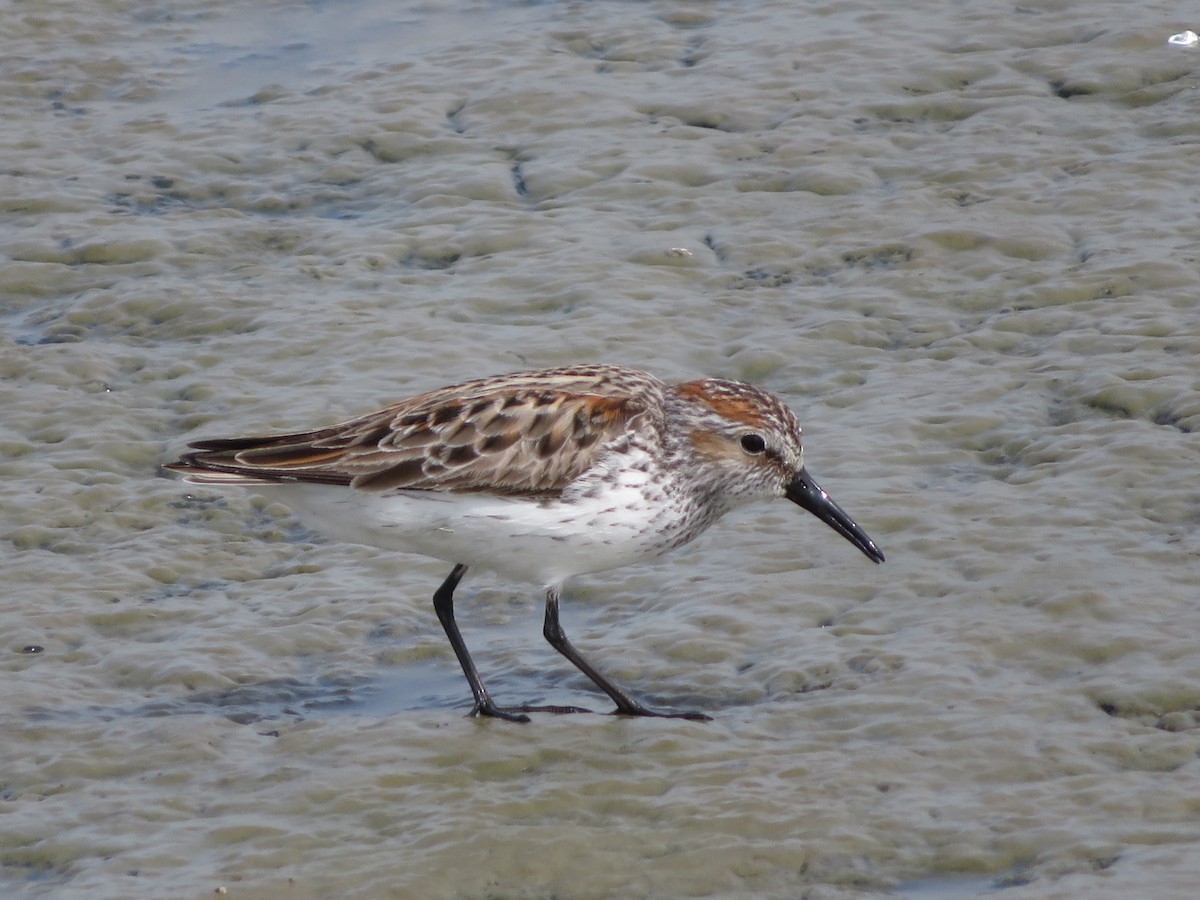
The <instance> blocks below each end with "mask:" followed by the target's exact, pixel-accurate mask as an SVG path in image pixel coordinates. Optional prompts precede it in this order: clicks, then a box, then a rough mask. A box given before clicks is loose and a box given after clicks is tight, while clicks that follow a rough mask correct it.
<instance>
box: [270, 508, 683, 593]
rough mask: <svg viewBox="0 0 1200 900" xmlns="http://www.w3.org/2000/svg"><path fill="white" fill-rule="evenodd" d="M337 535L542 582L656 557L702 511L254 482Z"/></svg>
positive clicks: (308, 521)
mask: <svg viewBox="0 0 1200 900" xmlns="http://www.w3.org/2000/svg"><path fill="white" fill-rule="evenodd" d="M256 489H257V490H259V491H261V492H262V493H263V494H265V495H268V496H271V497H273V498H275V499H277V500H279V501H280V502H281V503H285V504H287V505H288V506H290V507H291V508H292V509H294V510H295V511H296V512H297V513H298V514H299V515H300V516H301V518H302V519H303V520H304V521H305V523H306V524H307V525H309V526H310V527H312V528H314V529H315V530H317V531H320V532H322V533H324V534H326V535H328V536H330V537H334V538H338V539H341V540H347V541H353V542H355V543H361V544H369V545H372V546H376V547H382V548H384V549H386V550H400V551H403V552H406V553H418V554H421V555H423V556H431V557H433V558H435V559H444V560H446V561H447V562H452V563H463V564H465V565H468V566H481V567H484V568H489V569H493V570H496V571H499V572H503V573H505V574H507V575H510V576H512V577H514V578H518V579H522V580H528V581H533V582H535V583H538V584H542V585H551V584H558V583H560V582H562V581H563V580H565V579H566V578H568V577H569V576H571V575H578V574H583V573H586V572H602V571H604V570H606V569H615V568H618V567H620V566H626V565H629V564H631V563H635V562H640V561H642V560H645V559H650V558H652V557H655V556H658V555H659V554H661V553H663V552H665V551H666V550H668V549H670V548H671V547H672V546H676V545H677V544H678V543H679V540H677V538H678V537H679V536H681V535H682V534H683V533H684V531H685V529H686V530H687V531H688V536H687V539H690V538H691V537H692V536H694V534H695V533H696V532H697V531H698V530H700V529H702V528H703V527H704V525H707V523H703V524H702V525H700V528H699V529H698V528H696V525H697V523H696V521H695V518H694V516H692V515H689V510H687V509H685V508H682V507H680V508H674V507H673V506H672V505H671V504H669V503H668V504H665V505H664V504H662V503H659V504H656V505H655V506H653V507H650V506H648V505H647V504H645V502H644V500H642V501H641V502H640V503H639V502H638V501H639V498H638V497H634V496H622V494H623V493H624V492H622V491H617V492H615V493H614V492H609V493H606V494H604V496H603V497H599V498H593V499H587V498H579V499H576V500H574V501H573V502H564V501H562V500H557V499H556V500H546V501H537V500H530V499H523V498H505V497H490V496H482V495H478V494H449V493H438V492H432V491H409V492H402V493H396V494H388V495H381V494H374V493H368V492H363V491H355V490H351V489H348V488H344V487H334V486H327V485H316V484H281V485H270V486H267V485H264V486H261V487H258V488H256Z"/></svg>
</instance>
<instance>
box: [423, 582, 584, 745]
mask: <svg viewBox="0 0 1200 900" xmlns="http://www.w3.org/2000/svg"><path fill="white" fill-rule="evenodd" d="M466 573H467V567H466V566H464V565H462V564H461V563H459V564H458V565H456V566H455V567H454V570H453V571H452V572H451V573H450V575H449V576H448V577H447V578H446V580H445V581H444V582H442V586H441V587H440V588H438V589H437V591H436V592H435V593H434V595H433V609H434V611H435V612H436V613H437V617H438V621H440V622H441V623H442V628H444V629H445V630H446V637H448V638H449V639H450V646H451V647H453V648H454V655H455V656H457V657H458V662H459V665H461V666H462V670H463V674H464V675H466V676H467V684H469V685H470V686H471V693H472V694H474V695H475V706H474V708H473V709H472V710H471V713H470V714H471V715H473V716H491V717H493V718H496V719H505V720H507V721H509V722H528V721H529V716H527V715H524V713H526V712H550V713H576V712H591V710H590V709H582V708H581V707H578V706H518V707H509V708H505V707H501V706H497V705H496V702H495V701H494V700H493V699H492V695H491V694H489V693H488V690H487V688H486V687H484V686H483V679H482V678H480V677H479V670H478V669H476V668H475V663H474V661H472V659H471V654H470V652H469V651H468V650H467V645H466V642H464V641H463V639H462V634H461V633H460V632H459V630H458V623H457V622H455V621H454V589H455V588H456V587H458V583H459V582H460V581H461V580H462V577H463V575H465V574H466Z"/></svg>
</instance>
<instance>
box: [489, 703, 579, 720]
mask: <svg viewBox="0 0 1200 900" xmlns="http://www.w3.org/2000/svg"><path fill="white" fill-rule="evenodd" d="M591 711H592V710H590V709H584V708H583V707H582V706H497V705H496V704H495V703H490V702H489V703H476V704H475V706H474V708H473V709H472V710H471V712H470V713H469V714H468V715H471V716H481V717H482V716H486V717H488V718H493V719H504V720H505V721H506V722H528V721H529V716H527V715H525V713H531V712H538V713H553V714H554V715H556V716H563V715H567V714H569V713H590V712H591Z"/></svg>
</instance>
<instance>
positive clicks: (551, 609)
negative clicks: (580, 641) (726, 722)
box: [542, 588, 712, 722]
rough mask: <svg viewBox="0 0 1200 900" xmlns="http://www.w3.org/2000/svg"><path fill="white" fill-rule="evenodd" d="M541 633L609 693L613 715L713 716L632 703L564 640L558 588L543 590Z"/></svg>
mask: <svg viewBox="0 0 1200 900" xmlns="http://www.w3.org/2000/svg"><path fill="white" fill-rule="evenodd" d="M542 634H544V635H545V636H546V640H547V641H549V642H550V646H551V647H553V648H554V649H555V650H557V651H558V652H559V653H561V654H562V655H563V656H565V657H566V658H567V659H569V660H570V661H571V662H572V663H573V664H574V665H575V668H577V669H579V671H580V672H582V673H583V674H584V675H586V676H587V677H588V678H590V679H591V680H592V682H593V683H594V684H595V685H596V687H598V688H600V690H602V691H604V693H606V694H608V696H609V697H611V698H612V700H613V702H614V703H616V704H617V708H616V709H615V710H614V713H615V714H616V715H619V716H658V717H660V718H664V719H694V720H696V721H700V722H707V721H709V720H711V719H712V716H706V715H705V714H704V713H702V712H694V711H691V710H682V711H676V710H670V709H668V710H656V709H651V708H649V707H647V706H643V705H642V704H641V703H639V702H638V701H637V700H634V699H633V698H632V697H630V696H629V695H628V694H627V693H625V692H624V691H623V690H621V689H620V688H619V687H617V686H616V685H615V684H613V683H612V682H611V681H609V680H608V678H607V677H605V676H604V675H602V674H600V672H599V671H598V670H597V669H596V668H595V667H594V666H593V665H592V664H591V663H589V662H588V661H587V660H586V659H584V658H583V657H582V656H581V655H580V653H579V651H578V650H576V649H575V645H574V644H572V643H571V642H570V641H569V640H568V639H567V634H566V632H565V631H563V627H562V623H561V622H560V621H559V619H558V588H550V589H548V590H547V591H546V624H545V626H544V627H543V628H542Z"/></svg>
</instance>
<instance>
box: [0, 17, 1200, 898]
mask: <svg viewBox="0 0 1200 900" xmlns="http://www.w3.org/2000/svg"><path fill="white" fill-rule="evenodd" d="M1128 10H1129V6H1128V4H1117V3H1099V4H1092V5H1089V6H1088V7H1087V10H1086V13H1084V12H1082V11H1081V10H1080V8H1079V6H1078V4H1066V3H1057V2H1047V3H1033V4H1022V5H1020V6H1018V7H1013V6H1012V5H1010V4H1000V3H995V2H987V0H984V2H979V3H972V4H959V5H950V6H948V5H946V4H942V3H932V2H924V3H916V4H906V5H905V6H904V7H903V9H900V8H896V9H894V10H893V9H890V8H884V9H883V10H880V9H879V8H876V6H873V5H870V4H856V3H854V2H848V3H847V2H842V3H837V4H832V3H819V2H815V3H802V4H795V3H788V2H764V3H759V4H752V5H744V4H733V3H720V2H717V3H706V4H684V3H669V2H651V3H644V4H627V3H615V2H597V3H588V4H577V3H568V4H506V3H462V4H459V5H457V6H454V7H451V6H449V5H441V4H439V5H433V4H421V3H409V4H405V3H401V4H397V3H372V2H356V3H349V2H347V3H338V4H332V3H310V4H297V3H290V2H279V3H273V4H270V5H267V6H264V5H263V4H256V3H255V4H252V3H245V2H242V3H237V2H235V3H226V4H217V5H213V4H196V3H193V2H188V0H179V2H176V3H167V4H161V5H158V6H145V5H140V4H136V3H124V2H109V3H103V4H91V5H85V6H83V7H81V8H70V9H68V8H64V7H59V6H56V5H52V4H44V3H38V2H34V3H23V4H19V5H16V6H10V7H7V8H5V9H3V10H0V33H4V34H5V35H6V45H5V50H6V52H5V61H4V64H3V66H0V79H3V87H4V90H3V91H0V104H2V108H3V113H4V121H5V123H6V128H5V131H4V134H3V135H2V136H0V154H2V156H3V166H0V186H2V187H3V190H2V191H0V215H2V216H3V221H4V228H3V231H2V232H0V241H2V247H0V250H2V251H3V253H4V254H5V256H4V262H3V265H2V266H0V378H2V381H0V392H2V398H3V409H4V417H3V420H2V421H0V453H2V456H0V473H2V474H3V482H0V483H2V485H3V491H4V503H3V509H4V514H3V519H2V520H0V558H2V559H3V567H4V568H3V571H4V573H5V578H6V590H5V591H4V592H3V595H2V596H0V633H2V634H3V635H4V636H5V638H4V643H3V644H2V645H0V667H2V668H3V680H2V684H3V687H0V692H2V694H0V696H2V698H3V699H2V701H0V730H2V731H3V734H4V735H5V740H4V741H3V742H2V743H0V886H2V890H3V893H5V895H17V896H30V897H48V896H54V897H76V896H78V897H84V896H86V897H89V898H91V897H118V896H119V897H163V896H172V897H200V896H211V895H212V894H213V891H214V890H216V889H218V888H221V887H223V888H225V889H226V890H227V891H228V894H229V895H230V896H245V897H267V898H270V897H288V898H299V897H388V896H391V897H485V896H498V897H501V896H502V897H548V896H552V895H553V896H559V897H571V898H589V897H596V898H600V897H682V896H742V895H744V896H764V897H795V896H800V895H804V896H807V897H812V898H837V897H853V896H861V895H863V894H871V895H880V894H882V895H888V894H890V895H893V896H898V897H912V898H932V897H950V896H955V897H960V896H976V895H984V896H991V895H993V894H996V895H999V894H1002V895H1003V896H1005V897H1008V898H1027V897H1078V896H1088V897H1125V896H1130V895H1131V894H1133V893H1140V894H1145V893H1151V894H1153V895H1154V896H1156V897H1172V896H1178V897H1185V896H1191V894H1192V892H1193V890H1194V885H1195V883H1196V879H1197V877H1198V876H1200V863H1198V862H1197V859H1198V858H1200V854H1198V853H1197V849H1198V848H1197V843H1198V842H1200V760H1198V759H1197V752H1198V751H1200V654H1198V653H1197V651H1196V641H1195V635H1196V634H1197V633H1198V631H1200V602H1198V601H1197V593H1196V589H1195V581H1196V573H1197V562H1198V557H1200V488H1198V487H1197V475H1198V474H1200V444H1198V442H1197V438H1196V433H1197V430H1198V429H1200V376H1198V375H1197V366H1196V359H1197V355H1198V354H1200V337H1198V336H1197V335H1198V334H1200V319H1198V316H1197V313H1196V312H1195V310H1196V301H1195V296H1196V287H1195V285H1196V279H1197V243H1196V235H1197V233H1200V230H1198V218H1197V213H1196V209H1195V204H1194V203H1193V202H1192V201H1191V196H1192V194H1193V193H1194V185H1195V183H1196V177H1197V164H1196V150H1197V147H1196V145H1197V142H1198V140H1200V121H1198V119H1197V117H1196V109H1197V98H1198V93H1200V92H1198V81H1197V73H1198V71H1200V54H1198V53H1196V52H1190V51H1188V50H1185V49H1181V48H1176V47H1168V46H1167V45H1166V38H1167V36H1168V35H1170V34H1172V33H1174V32H1177V31H1181V30H1182V29H1183V28H1185V27H1193V28H1194V27H1195V24H1196V23H1195V22H1194V21H1188V20H1187V19H1186V15H1187V14H1188V13H1189V12H1194V11H1191V10H1188V9H1187V8H1185V7H1182V6H1176V5H1173V4H1166V3H1151V4H1148V5H1143V6H1141V7H1139V9H1138V15H1137V16H1136V18H1132V19H1131V17H1130V15H1129V12H1128ZM581 361H607V362H618V363H629V364H635V365H639V366H643V367H646V368H649V369H651V370H653V371H655V372H656V373H658V374H660V375H662V376H664V377H667V378H682V377H693V376H696V375H698V374H714V375H722V376H728V377H735V378H742V379H747V380H752V381H755V382H757V383H759V384H762V385H763V386H765V387H767V388H769V389H771V390H773V391H775V392H777V393H779V394H781V395H782V396H784V397H785V398H787V399H788V401H789V402H790V403H791V404H792V405H793V407H794V408H795V409H796V410H797V413H798V414H799V416H800V418H801V420H802V421H803V422H804V424H805V430H806V434H807V437H808V461H809V466H810V468H811V470H812V471H813V473H814V474H815V476H816V477H817V478H818V480H820V481H821V483H822V485H823V486H824V487H826V488H827V489H829V490H830V492H831V493H832V494H833V496H834V497H835V498H836V499H837V500H838V501H839V502H840V503H841V504H842V505H843V506H844V507H845V508H846V509H847V510H849V511H850V512H851V514H852V515H854V516H855V517H856V518H857V519H858V521H859V522H860V524H862V525H863V526H864V528H866V530H867V531H868V532H869V533H870V534H871V535H872V537H874V538H875V539H876V540H877V541H878V542H879V544H880V545H881V546H882V548H883V549H884V551H885V552H886V553H887V554H888V561H887V563H886V564H885V565H883V566H881V567H878V568H877V567H874V566H871V565H869V564H868V563H866V562H865V561H864V560H863V559H862V558H861V557H860V556H859V554H858V553H857V552H856V551H854V550H853V548H851V547H849V545H847V544H846V543H845V542H844V541H842V540H841V539H839V538H838V537H837V536H836V535H834V534H833V533H832V532H829V531H828V530H826V529H824V528H822V527H821V526H820V525H819V524H818V523H816V522H815V521H812V520H811V519H810V518H809V517H806V516H803V515H802V514H801V513H799V512H798V511H797V510H795V509H794V508H785V506H784V505H780V506H774V507H772V506H766V507H762V508H756V509H752V510H745V511H742V512H740V513H738V514H736V515H733V516H730V517H728V518H727V519H726V520H725V521H723V522H722V523H720V524H719V525H718V526H717V527H716V528H715V529H714V530H713V531H711V532H709V533H708V534H707V535H706V536H705V537H704V538H702V539H701V540H700V541H698V542H696V543H695V544H693V545H691V546H690V547H687V548H684V549H683V550H681V551H679V552H677V553H675V554H673V555H672V556H671V557H669V558H668V559H665V560H663V561H661V562H658V563H656V564H653V565H647V566H641V567H636V568H630V569H626V570H621V571H617V572H610V573H605V574H602V575H597V576H594V577H589V578H583V579H579V580H578V582H576V583H573V584H572V585H571V586H570V587H569V589H568V597H567V598H566V600H565V601H564V603H565V606H564V622H565V625H566V627H567V629H568V631H569V633H570V634H571V635H572V636H573V638H574V639H575V640H576V641H577V643H578V644H579V645H580V646H581V648H583V649H584V651H585V652H586V653H587V654H589V655H590V656H592V657H593V658H595V659H596V660H597V661H599V662H600V663H601V664H602V665H603V666H604V667H605V668H606V669H607V670H608V671H609V672H610V673H611V674H612V676H613V677H614V678H615V679H616V680H618V681H619V682H620V683H622V684H624V685H627V686H628V687H629V688H630V689H631V690H632V691H634V692H635V693H637V694H638V695H639V696H643V697H646V698H647V699H650V700H652V701H654V702H660V703H667V704H672V705H678V706H695V707H699V708H702V709H704V710H705V711H707V712H708V713H710V714H711V715H713V716H714V721H713V722H711V723H706V724H697V723H691V722H684V721H626V720H618V719H613V718H609V717H606V716H599V715H596V716H584V715H578V716H565V717H551V716H536V717H535V720H534V722H532V723H531V724H529V725H526V726H522V727H517V726H513V725H509V724H506V723H498V722H481V721H476V720H470V719H465V718H463V713H464V712H465V711H466V709H467V708H468V704H467V697H469V692H468V691H467V688H466V685H465V683H464V682H463V680H462V676H461V673H460V672H459V671H458V669H457V665H456V663H455V661H454V658H453V654H452V652H451V651H450V648H449V647H448V646H447V644H446V642H445V639H444V638H443V637H442V636H441V631H440V629H439V627H438V625H437V621H436V618H435V617H434V615H433V613H432V610H431V609H430V599H429V598H430V596H431V595H432V592H433V590H434V589H435V588H436V587H437V585H438V583H439V582H440V580H441V579H442V578H444V577H445V575H446V570H447V567H446V566H444V565H442V564H440V563H435V562H432V561H429V560H424V559H420V558H411V557H399V556H395V555H385V554H380V553H376V552H374V551H372V550H370V549H368V548H363V547H359V546H355V545H350V544H339V543H336V542H326V541H322V540H320V539H319V538H317V537H316V536H315V535H313V534H311V533H309V532H307V531H305V530H304V529H303V528H302V527H301V526H300V525H299V524H298V522H297V521H296V520H295V519H294V518H292V517H291V516H290V515H289V513H288V511H287V509H286V508H285V507H283V506H280V505H278V504H275V503H272V502H270V501H268V500H264V499H261V498H257V497H255V496H253V495H249V494H238V493H229V494H225V495H221V494H218V493H216V492H214V491H211V490H208V489H205V490H200V489H191V490H189V489H188V488H187V487H185V486H183V485H181V484H179V483H178V482H176V481H174V480H171V479H168V478H163V477H159V476H161V475H162V472H161V470H159V469H158V466H159V465H160V464H161V463H162V462H164V461H166V460H167V459H168V458H170V457H171V456H172V455H173V454H174V453H175V452H176V451H177V450H178V449H179V448H180V447H181V446H182V445H183V444H184V443H185V442H186V440H187V439H189V438H195V437H199V436H201V435H204V436H212V435H218V434H238V433H244V432H250V431H258V430H270V429H291V428H300V427H305V426H309V425H312V424H317V423H324V422H330V421H334V420H336V419H338V418H339V417H343V416H348V415H351V414H355V413H359V412H364V411H367V410H370V409H372V408H373V407H374V406H376V405H378V404H382V403H384V402H387V401H389V400H392V399H395V398H396V397H399V396H403V395H405V394H406V393H409V392H414V391H418V390H423V389H427V388H431V387H435V386H438V385H441V384H444V383H448V382H450V381H454V380H458V379H461V378H465V377H472V376H476V375H482V374H488V373H492V372H498V371H505V370H511V369H517V368H522V367H526V366H550V365H558V364H564V363H570V362H581ZM460 609H461V611H460V619H461V621H462V623H463V627H464V631H465V634H466V638H467V641H468V642H469V643H470V645H471V646H472V649H473V651H474V652H475V655H476V659H477V661H478V662H479V664H480V667H481V669H482V670H483V672H484V675H485V678H487V680H488V683H489V686H490V687H491V688H492V689H493V692H494V693H495V694H497V695H498V697H499V698H500V699H501V700H502V701H506V702H556V703H582V704H584V705H588V704H590V705H592V706H594V707H595V708H597V709H601V710H602V709H604V708H605V704H604V703H603V702H602V701H601V700H599V699H598V698H597V697H596V696H595V694H594V691H592V690H591V689H590V687H589V685H588V684H587V683H586V680H585V679H583V678H582V676H580V675H578V673H576V672H575V671H574V670H573V669H572V668H571V667H570V665H569V664H568V663H567V662H566V661H564V660H562V659H560V658H558V657H556V656H555V654H554V653H553V651H552V650H550V648H549V647H547V646H546V645H545V643H544V642H543V641H542V640H541V635H540V630H541V609H540V599H539V597H538V596H537V591H536V590H535V589H534V588H532V587H530V586H528V585H521V584H514V583H507V582H504V581H501V580H497V579H495V578H491V577H489V576H487V575H485V574H481V573H472V574H471V576H469V577H468V579H467V581H465V582H464V584H463V587H462V589H461V600H460Z"/></svg>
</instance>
